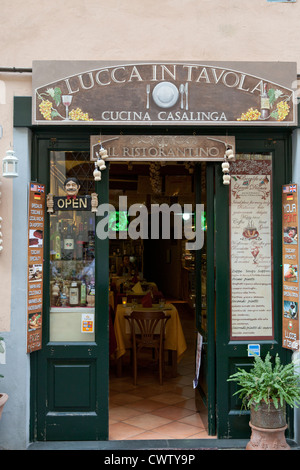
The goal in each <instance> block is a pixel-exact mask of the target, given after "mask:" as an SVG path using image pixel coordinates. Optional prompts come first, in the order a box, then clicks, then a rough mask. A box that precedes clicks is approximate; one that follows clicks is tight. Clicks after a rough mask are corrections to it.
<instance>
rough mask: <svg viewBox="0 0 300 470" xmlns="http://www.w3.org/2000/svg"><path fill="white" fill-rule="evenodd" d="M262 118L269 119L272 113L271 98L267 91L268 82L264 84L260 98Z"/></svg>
mask: <svg viewBox="0 0 300 470" xmlns="http://www.w3.org/2000/svg"><path fill="white" fill-rule="evenodd" d="M260 108H261V118H262V119H267V118H268V117H269V115H270V99H269V96H268V93H267V84H266V83H265V84H264V90H263V93H262V94H261V99H260Z"/></svg>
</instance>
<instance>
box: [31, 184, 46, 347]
mask: <svg viewBox="0 0 300 470" xmlns="http://www.w3.org/2000/svg"><path fill="white" fill-rule="evenodd" d="M44 217H45V185H43V184H39V183H30V187H29V211H28V221H29V222H28V281H27V352H28V353H31V352H33V351H37V350H39V349H41V347H42V315H43V275H44V273H43V271H44V269H43V267H44V266H43V265H44V220H45V219H44Z"/></svg>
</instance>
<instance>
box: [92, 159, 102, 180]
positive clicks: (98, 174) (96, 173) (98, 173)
mask: <svg viewBox="0 0 300 470" xmlns="http://www.w3.org/2000/svg"><path fill="white" fill-rule="evenodd" d="M93 175H94V179H95V181H101V171H100V170H99V169H98V168H97V163H95V169H94V172H93Z"/></svg>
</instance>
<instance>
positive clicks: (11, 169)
mask: <svg viewBox="0 0 300 470" xmlns="http://www.w3.org/2000/svg"><path fill="white" fill-rule="evenodd" d="M18 163H19V160H18V158H17V157H16V156H15V152H14V151H13V150H7V152H6V156H5V157H4V158H3V160H2V168H3V176H4V177H5V178H16V177H17V176H19V173H18Z"/></svg>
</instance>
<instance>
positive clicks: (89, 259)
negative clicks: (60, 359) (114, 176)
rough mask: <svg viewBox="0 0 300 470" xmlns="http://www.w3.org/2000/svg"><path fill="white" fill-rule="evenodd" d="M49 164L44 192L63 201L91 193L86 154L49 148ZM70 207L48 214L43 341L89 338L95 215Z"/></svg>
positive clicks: (92, 319)
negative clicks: (46, 320)
mask: <svg viewBox="0 0 300 470" xmlns="http://www.w3.org/2000/svg"><path fill="white" fill-rule="evenodd" d="M50 168H51V172H50V193H51V194H53V195H54V196H58V197H62V201H65V204H67V202H69V201H72V200H73V198H74V197H75V200H76V198H78V197H79V196H87V195H91V193H92V192H93V190H94V183H93V177H92V176H93V175H92V171H91V164H90V163H89V154H88V153H87V152H51V153H50ZM63 198H64V199H63ZM77 205H78V204H77ZM74 207H75V208H74V209H73V210H55V211H54V213H53V214H51V216H50V338H49V339H50V341H56V342H57V341H58V342H69V341H76V342H85V341H89V342H90V341H94V340H95V333H94V331H95V215H94V213H92V212H91V211H85V210H78V209H77V208H76V204H74Z"/></svg>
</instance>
